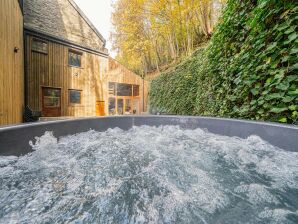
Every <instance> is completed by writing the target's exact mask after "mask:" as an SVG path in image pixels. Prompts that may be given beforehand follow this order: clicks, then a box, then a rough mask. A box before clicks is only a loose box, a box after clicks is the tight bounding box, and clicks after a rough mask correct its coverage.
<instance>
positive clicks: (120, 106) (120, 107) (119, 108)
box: [117, 99, 123, 114]
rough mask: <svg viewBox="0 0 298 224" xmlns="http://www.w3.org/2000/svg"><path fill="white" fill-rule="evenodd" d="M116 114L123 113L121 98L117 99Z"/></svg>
mask: <svg viewBox="0 0 298 224" xmlns="http://www.w3.org/2000/svg"><path fill="white" fill-rule="evenodd" d="M117 106H118V108H117V109H118V114H123V99H118V100H117Z"/></svg>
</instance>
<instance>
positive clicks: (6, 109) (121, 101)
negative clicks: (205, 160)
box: [0, 0, 148, 125]
mask: <svg viewBox="0 0 298 224" xmlns="http://www.w3.org/2000/svg"><path fill="white" fill-rule="evenodd" d="M0 12H1V13H0V31H1V32H0V37H1V41H0V49H1V51H0V103H1V107H0V125H4V124H14V123H21V122H22V121H23V116H22V115H23V113H24V105H26V107H29V108H30V110H32V111H36V112H38V113H37V114H41V116H43V117H60V116H63V117H71V116H75V117H85V116H104V115H114V114H117V115H122V114H140V113H141V112H143V111H146V110H147V103H146V102H147V95H148V83H147V82H146V81H144V80H143V79H142V78H141V77H140V76H138V75H136V74H135V73H133V72H131V71H129V70H128V69H127V68H125V67H124V66H123V65H121V64H120V63H118V62H117V61H115V60H114V59H112V58H110V57H109V54H108V51H107V49H106V48H105V43H106V41H105V39H104V38H103V37H102V35H101V34H100V33H99V32H98V31H97V29H96V28H95V27H94V25H93V24H92V23H91V22H90V21H89V20H88V18H87V17H86V16H85V15H84V13H83V12H82V11H81V10H80V8H79V7H78V6H77V5H76V4H75V3H74V1H73V0H23V1H22V0H19V1H17V0H0Z"/></svg>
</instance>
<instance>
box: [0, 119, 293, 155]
mask: <svg viewBox="0 0 298 224" xmlns="http://www.w3.org/2000/svg"><path fill="white" fill-rule="evenodd" d="M140 125H149V126H160V125H179V126H180V127H182V128H185V129H195V128H202V129H206V130H208V131H209V132H212V133H215V134H220V135H226V136H237V137H240V138H247V137H248V136H250V135H258V136H260V137H261V138H262V139H264V140H265V141H268V142H269V143H271V144H273V145H275V146H278V147H280V148H282V149H284V150H287V151H298V127H297V126H292V125H282V124H276V123H265V122H254V121H246V120H235V119H221V118H210V117H191V116H119V117H98V118H86V119H75V120H66V121H51V122H40V123H32V124H23V125H17V126H12V127H9V126H8V127H3V128H0V155H16V156H19V155H23V154H26V153H28V152H30V151H31V147H30V145H29V141H30V140H34V138H35V137H36V136H41V135H43V134H44V132H46V131H52V132H53V133H54V136H56V137H61V136H66V135H71V134H76V133H79V132H84V131H88V130H90V129H93V130H96V131H105V130H107V129H108V128H115V127H119V128H121V129H123V130H128V129H129V128H131V127H132V126H140Z"/></svg>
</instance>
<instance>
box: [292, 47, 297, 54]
mask: <svg viewBox="0 0 298 224" xmlns="http://www.w3.org/2000/svg"><path fill="white" fill-rule="evenodd" d="M297 53H298V48H297V47H296V48H293V49H291V51H290V54H297Z"/></svg>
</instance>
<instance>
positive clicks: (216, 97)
mask: <svg viewBox="0 0 298 224" xmlns="http://www.w3.org/2000/svg"><path fill="white" fill-rule="evenodd" d="M150 107H151V109H152V110H155V111H162V112H165V113H170V114H185V115H203V116H220V117H234V118H245V119H254V120H269V121H279V122H284V123H286V122H287V123H296V124H297V120H298V1H297V0H283V1H280V0H258V1H257V0H247V1H243V0H229V1H228V2H227V6H226V8H225V10H224V12H223V15H222V18H221V22H220V23H219V25H218V26H217V28H216V31H215V32H214V35H213V36H212V38H211V40H210V43H209V44H208V46H207V47H206V48H205V49H204V50H198V51H197V52H195V53H194V54H193V55H192V56H191V57H190V58H189V59H187V60H186V61H184V62H183V63H182V64H180V65H178V66H177V67H176V68H174V69H173V70H171V71H168V72H166V73H163V74H162V75H160V76H159V77H158V78H156V79H155V80H153V81H152V83H151V91H150Z"/></svg>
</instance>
